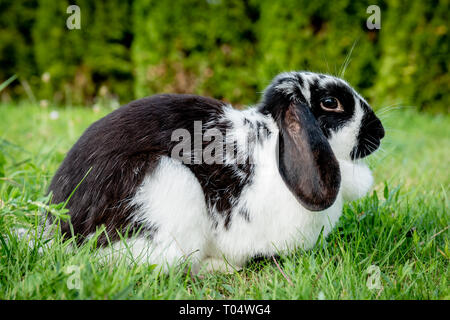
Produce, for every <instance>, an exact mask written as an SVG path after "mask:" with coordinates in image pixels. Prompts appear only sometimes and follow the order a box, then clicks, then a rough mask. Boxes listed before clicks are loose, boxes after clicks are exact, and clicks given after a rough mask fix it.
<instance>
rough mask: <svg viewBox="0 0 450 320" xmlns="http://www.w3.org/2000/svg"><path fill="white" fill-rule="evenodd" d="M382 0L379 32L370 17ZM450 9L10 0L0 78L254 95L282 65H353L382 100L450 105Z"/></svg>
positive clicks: (45, 90) (52, 93) (67, 89)
mask: <svg viewBox="0 0 450 320" xmlns="http://www.w3.org/2000/svg"><path fill="white" fill-rule="evenodd" d="M69 4H77V5H78V6H79V7H80V8H81V29H80V30H68V29H67V27H66V19H67V18H68V17H69V14H67V13H66V9H67V7H68V6H69ZM372 4H376V5H378V6H379V7H380V8H381V29H380V30H368V29H367V27H366V20H367V18H368V17H369V16H370V14H369V13H367V12H366V10H367V7H368V6H369V5H372ZM448 9H449V1H448V0H441V1H438V0H434V1H433V0H432V1H401V0H389V1H371V0H369V1H350V0H342V1H333V2H330V1H326V0H314V1H306V0H299V1H294V0H283V1H273V0H262V1H256V0H247V1H242V0H229V1H225V0H190V1H187V0H184V1H182V0H172V1H161V0H134V1H132V0H128V1H120V0H109V1H106V0H104V1H89V0H79V1H67V0H62V1H52V0H39V1H37V0H1V1H0V34H1V36H0V37H1V41H0V65H1V68H0V82H1V81H4V80H6V79H7V78H9V77H10V76H11V75H12V74H18V76H19V79H20V81H16V82H15V83H14V85H11V86H10V87H8V89H7V90H5V91H4V92H2V100H8V99H20V98H22V97H28V98H30V99H34V100H36V101H38V100H47V101H50V102H52V103H56V104H92V103H96V102H97V101H101V100H102V99H110V98H116V99H118V100H119V101H120V103H126V102H127V101H129V100H131V99H135V98H140V97H143V96H146V95H150V94H153V93H157V92H180V93H186V92H189V93H197V94H203V95H209V96H213V97H215V98H219V99H224V100H227V101H229V102H232V103H236V104H249V103H255V102H257V101H258V99H259V97H260V92H261V91H262V90H263V89H264V87H265V86H266V85H267V84H268V83H269V81H270V80H271V78H272V77H273V76H275V75H276V74H277V73H279V72H282V71H287V70H311V71H318V72H325V73H330V74H334V75H343V77H344V78H345V79H346V80H348V81H349V82H350V83H351V84H352V85H353V86H354V87H356V88H357V89H358V90H360V91H361V92H362V94H363V95H364V96H366V97H367V98H368V100H369V101H370V102H371V103H372V104H373V105H374V106H378V107H380V106H384V105H385V104H396V103H398V104H402V105H413V106H416V107H417V108H419V109H420V110H427V111H431V112H444V113H448V111H449V106H450V103H449V102H450V101H449V95H448V93H449V85H450V76H449V74H448V66H449V62H448V61H449V52H448V44H449V37H448V22H447V18H448V12H449V10H448ZM350 53H351V55H350ZM348 56H350V59H349V61H348V63H346V58H347V57H348ZM344 71H345V72H344Z"/></svg>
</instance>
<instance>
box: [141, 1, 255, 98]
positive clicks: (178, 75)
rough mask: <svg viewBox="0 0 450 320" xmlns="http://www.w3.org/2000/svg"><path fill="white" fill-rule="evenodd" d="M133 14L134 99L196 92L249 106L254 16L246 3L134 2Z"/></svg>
mask: <svg viewBox="0 0 450 320" xmlns="http://www.w3.org/2000/svg"><path fill="white" fill-rule="evenodd" d="M133 12H134V23H135V26H134V34H135V41H134V43H133V47H132V51H133V61H134V63H135V70H136V85H135V94H136V96H144V95H148V94H151V93H155V92H161V91H165V92H169V91H170V92H180V93H183V92H191V93H194V92H195V93H202V94H208V95H212V96H214V97H216V98H219V99H222V98H224V99H230V100H231V101H233V102H241V103H247V102H251V101H252V98H253V97H252V96H253V95H252V94H250V96H249V95H248V93H249V92H254V91H255V90H256V83H257V79H256V77H255V73H254V66H255V63H254V61H253V59H254V56H255V47H256V43H255V41H256V39H255V35H254V32H253V19H255V15H256V13H255V12H254V8H253V7H252V6H250V4H249V2H248V1H241V0H232V1H220V0H209V1H205V0H193V1H182V0H174V1H171V2H170V3H168V2H163V1H158V0H136V1H135V2H134V11H133ZM256 17H257V16H256Z"/></svg>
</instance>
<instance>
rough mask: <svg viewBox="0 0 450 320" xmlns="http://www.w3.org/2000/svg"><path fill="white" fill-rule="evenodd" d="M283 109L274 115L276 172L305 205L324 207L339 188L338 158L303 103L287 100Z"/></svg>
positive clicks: (327, 205) (322, 208) (334, 197)
mask: <svg viewBox="0 0 450 320" xmlns="http://www.w3.org/2000/svg"><path fill="white" fill-rule="evenodd" d="M283 113H284V114H281V117H280V118H279V119H278V121H279V128H280V137H279V159H278V160H279V166H278V167H279V171H280V174H281V176H282V178H283V180H284V182H285V183H286V185H287V186H288V188H289V189H290V191H291V192H292V193H293V194H294V196H295V197H296V198H297V200H298V201H299V202H300V203H301V204H302V205H303V206H304V207H305V208H306V209H308V210H311V211H321V210H324V209H326V208H328V207H330V206H331V205H332V204H333V203H334V201H335V200H336V197H337V194H338V192H339V186H340V182H341V175H340V170H339V164H338V161H337V160H336V157H335V156H334V154H333V151H332V149H331V147H330V145H329V143H328V141H327V139H326V138H325V135H324V134H323V132H322V130H321V129H320V127H319V125H318V123H317V121H316V119H315V117H314V116H313V114H312V113H311V111H310V108H309V107H308V106H307V105H306V104H303V103H301V102H297V103H295V102H291V103H290V104H289V106H288V107H287V108H286V109H284V112H283Z"/></svg>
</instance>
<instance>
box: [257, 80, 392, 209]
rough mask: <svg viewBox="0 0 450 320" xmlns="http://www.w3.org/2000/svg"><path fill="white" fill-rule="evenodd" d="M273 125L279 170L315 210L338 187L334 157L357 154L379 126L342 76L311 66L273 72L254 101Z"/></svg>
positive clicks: (379, 133) (380, 131)
mask: <svg viewBox="0 0 450 320" xmlns="http://www.w3.org/2000/svg"><path fill="white" fill-rule="evenodd" d="M260 110H261V111H262V112H263V113H266V114H270V115H271V116H272V117H273V118H274V119H275V121H276V123H277V125H278V127H279V130H280V138H279V171H280V174H281V176H282V177H283V179H284V181H285V183H286V184H287V186H288V187H289V189H290V190H291V191H292V192H293V194H294V195H295V196H296V198H297V199H298V200H299V201H300V203H302V205H304V206H305V207H306V208H307V209H310V210H313V211H321V210H324V209H326V208H328V207H329V206H331V204H333V202H334V200H335V199H336V196H337V194H338V191H339V186H340V180H341V177H340V170H339V163H338V160H337V159H342V160H356V159H359V158H363V157H365V156H367V155H369V154H371V153H372V152H373V151H375V150H376V149H377V148H378V147H379V145H380V140H381V139H382V138H383V137H384V128H383V126H382V124H381V122H380V120H379V119H378V118H377V117H376V116H375V114H374V112H373V111H372V109H371V108H370V107H369V105H368V104H367V102H366V101H365V100H364V99H363V98H362V97H361V96H360V95H359V94H358V93H357V92H356V91H355V90H354V89H353V88H351V87H350V85H349V84H348V83H346V82H345V81H344V80H342V79H339V78H336V77H333V76H330V75H324V74H316V73H311V72H287V73H282V74H280V75H278V76H277V77H276V78H275V79H274V80H273V81H272V83H271V84H270V85H269V86H268V88H267V89H266V90H265V92H264V97H263V100H262V102H261V104H260Z"/></svg>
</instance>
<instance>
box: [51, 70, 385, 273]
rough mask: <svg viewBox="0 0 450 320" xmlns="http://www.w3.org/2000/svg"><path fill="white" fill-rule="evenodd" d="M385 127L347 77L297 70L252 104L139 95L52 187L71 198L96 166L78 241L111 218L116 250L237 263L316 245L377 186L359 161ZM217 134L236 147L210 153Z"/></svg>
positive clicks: (219, 266)
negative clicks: (349, 206) (346, 209)
mask: <svg viewBox="0 0 450 320" xmlns="http://www.w3.org/2000/svg"><path fill="white" fill-rule="evenodd" d="M330 97H331V98H330ZM327 99H328V100H327ZM330 99H331V100H330ZM336 99H337V100H336ZM325 105H327V106H330V108H324V106H325ZM337 105H338V107H337V108H336V109H333V108H334V107H336V106H337ZM176 130H178V131H176ZM199 130H200V131H199ZM178 133H181V134H180V135H177V134H178ZM183 134H188V135H190V140H188V141H186V140H184V142H185V144H184V145H182V146H184V147H189V148H188V149H186V148H181V147H180V142H181V140H182V139H181V137H182V136H183ZM207 135H208V138H207V139H205V136H207ZM383 136H384V129H383V126H382V124H381V122H380V121H379V120H378V118H377V117H376V116H375V114H374V113H373V111H372V110H371V109H370V107H369V105H368V104H367V102H366V101H365V100H364V99H363V98H362V97H361V96H360V95H359V94H358V93H357V92H355V90H353V89H352V88H351V87H350V86H349V85H348V84H347V83H346V82H345V81H343V80H341V79H338V78H335V77H332V76H329V75H323V74H316V73H310V72H289V73H283V74H280V75H278V76H277V77H276V78H275V79H274V80H273V81H272V83H271V84H270V85H269V86H268V88H267V89H266V90H265V92H264V96H263V98H262V100H261V102H260V103H259V104H258V105H256V106H254V107H251V108H248V109H246V110H242V111H240V110H237V109H234V108H232V107H231V106H230V105H228V104H226V103H224V102H221V101H218V100H214V99H210V98H204V97H199V96H193V95H171V94H165V95H155V96H152V97H148V98H144V99H140V100H136V101H133V102H131V103H130V104H128V105H126V106H123V107H121V108H119V109H117V110H116V111H114V112H112V113H111V114H109V115H107V116H106V117H104V118H102V119H100V120H99V121H97V122H95V123H94V124H92V125H91V126H90V127H89V128H88V129H87V130H86V132H85V133H84V134H83V135H82V136H81V138H80V139H79V140H78V142H77V143H76V144H75V145H74V147H73V148H72V149H71V150H70V151H69V153H68V154H67V156H66V158H65V160H64V162H63V163H62V165H61V166H60V168H59V170H58V171H57V172H56V174H55V177H54V178H53V181H52V183H51V185H50V188H49V190H50V191H52V192H53V201H54V202H61V201H65V200H66V199H67V198H68V197H69V195H70V194H71V193H72V191H73V190H74V189H75V187H76V186H77V184H78V183H79V182H80V181H81V180H82V179H83V177H84V176H85V175H86V173H87V172H88V171H89V170H91V171H90V172H89V173H88V174H87V175H86V177H85V179H84V180H83V182H82V183H81V184H80V185H79V187H78V189H77V190H76V191H75V193H74V194H73V196H72V197H71V198H70V200H69V202H68V208H69V209H70V215H71V224H72V226H73V230H74V233H75V234H77V235H79V239H84V238H86V237H89V236H92V235H93V234H94V233H95V232H96V230H97V229H98V228H99V227H100V226H102V225H104V226H105V228H106V232H105V233H104V234H103V235H102V236H100V238H99V243H100V245H104V244H107V243H108V242H111V243H112V246H109V247H108V248H109V249H108V250H113V254H114V255H120V254H130V256H131V257H132V258H133V259H134V261H140V262H149V263H155V264H159V265H160V266H162V267H163V268H167V267H169V266H171V265H174V264H176V263H179V262H182V261H184V260H185V259H186V258H189V259H190V260H189V261H190V262H192V268H193V270H194V271H198V270H200V269H201V268H205V269H206V270H221V271H226V270H228V271H230V270H232V269H233V268H239V267H241V266H243V265H244V263H245V262H246V261H248V260H249V259H250V258H252V257H254V256H261V255H262V256H268V255H273V254H275V253H279V252H283V251H286V250H292V249H295V248H298V247H301V248H304V249H310V248H312V247H313V246H314V244H315V243H316V242H317V239H318V236H319V234H320V232H321V231H322V229H323V234H324V236H326V235H327V234H328V233H329V232H330V231H331V230H332V228H333V226H334V225H335V224H336V222H337V221H338V219H339V217H340V215H341V213H342V206H343V203H344V201H351V200H354V199H357V198H359V197H361V196H363V195H364V194H365V193H366V192H367V191H368V190H369V188H370V187H371V185H372V182H373V179H372V175H371V172H370V170H369V169H368V168H367V166H366V165H364V164H363V163H362V162H361V161H360V160H359V159H360V158H362V157H365V156H367V155H369V154H370V153H372V152H373V151H374V150H375V149H377V148H378V146H379V144H380V139H381V138H383ZM218 137H223V140H222V138H218ZM211 141H213V142H214V141H215V142H217V141H220V142H222V141H223V144H224V145H226V146H227V148H228V147H229V149H226V151H225V152H223V154H219V153H218V151H217V150H218V149H216V150H215V151H214V152H210V153H209V155H212V156H214V157H215V158H214V159H215V160H217V159H219V160H221V161H213V162H211V161H210V159H208V157H205V153H204V152H205V150H208V149H207V148H208V146H211V144H210V143H211ZM191 147H192V148H191ZM209 151H211V149H210V150H209ZM202 152H203V153H202ZM206 155H208V154H206ZM70 230H71V229H70V227H69V225H68V224H63V225H62V232H63V233H67V234H69V233H70ZM119 233H121V234H127V236H128V237H127V240H126V241H127V243H126V245H125V242H124V241H117V240H118V239H119V238H120V237H119ZM108 252H110V251H108Z"/></svg>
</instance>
